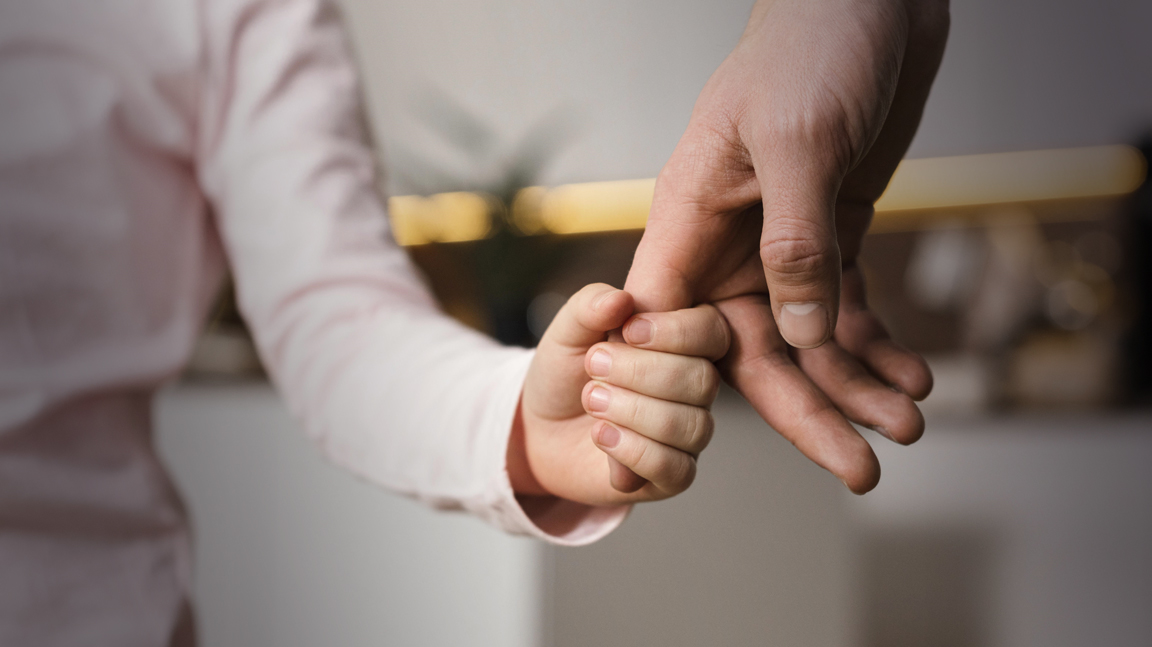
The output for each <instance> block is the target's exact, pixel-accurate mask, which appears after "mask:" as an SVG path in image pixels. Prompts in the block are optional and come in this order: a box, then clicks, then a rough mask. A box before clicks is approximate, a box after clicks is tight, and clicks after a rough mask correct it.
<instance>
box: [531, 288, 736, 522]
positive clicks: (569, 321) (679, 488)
mask: <svg viewBox="0 0 1152 647" xmlns="http://www.w3.org/2000/svg"><path fill="white" fill-rule="evenodd" d="M633 312H634V303H633V300H632V297H631V296H630V295H629V294H627V293H625V292H623V291H621V290H617V289H615V288H612V287H611V286H608V285H603V284H596V285H590V286H588V287H586V288H584V289H583V290H581V291H580V292H579V293H577V294H576V295H575V296H573V297H572V298H571V299H570V300H569V301H568V303H567V304H566V305H565V306H564V308H562V309H561V310H560V312H559V313H558V314H557V315H556V318H555V320H554V321H553V322H552V325H551V326H549V328H548V330H547V332H546V333H545V334H544V337H543V338H542V339H541V340H540V344H539V345H538V346H537V350H536V356H535V358H534V359H533V361H532V365H531V366H530V367H529V370H528V376H527V378H526V379H525V383H524V393H523V396H522V398H521V402H520V409H519V412H518V415H517V419H516V423H515V424H514V427H513V433H512V438H511V441H510V442H509V447H508V472H509V476H510V478H511V480H512V487H513V489H514V490H515V491H516V492H517V493H519V494H527V495H552V496H558V497H561V498H565V499H569V500H571V501H577V502H579V503H587V504H590V505H615V504H620V503H632V502H639V501H653V500H657V499H665V498H668V497H670V496H674V495H676V494H679V493H680V492H683V491H684V490H685V489H687V488H688V486H689V485H691V483H692V480H693V478H695V475H696V457H697V456H698V455H699V453H700V452H701V451H703V450H704V448H705V447H706V446H707V445H708V441H709V440H710V439H711V437H712V429H713V422H712V414H711V412H710V411H709V407H711V405H712V402H713V400H714V399H715V398H716V393H717V390H718V389H719V386H720V374H719V371H718V370H717V369H716V366H715V365H714V363H713V360H715V359H718V358H720V357H723V356H724V355H725V354H726V353H727V351H728V346H729V344H730V336H729V331H728V326H727V324H726V323H725V320H724V317H722V316H721V315H720V313H719V311H718V310H717V309H716V308H714V307H712V306H708V305H705V306H699V307H695V308H690V309H685V310H681V311H676V312H665V313H651V314H646V315H644V316H643V317H632V315H633ZM630 317H632V318H631V319H630ZM621 326H623V328H624V337H625V339H626V340H628V341H631V342H632V344H629V343H622V342H609V341H608V336H609V332H610V331H614V330H618V329H620V328H621ZM645 330H646V331H647V334H646V335H645V333H644V331H645ZM606 360H607V361H606ZM605 395H606V396H607V398H604V397H603V396H605ZM605 454H607V455H608V456H610V457H612V459H613V460H614V461H615V463H614V464H615V465H623V466H626V467H627V469H628V470H629V471H628V472H627V474H629V475H630V474H632V473H635V474H639V475H641V476H642V477H643V478H644V482H643V484H642V486H641V487H640V488H635V489H633V490H631V491H629V492H623V491H621V490H620V489H618V488H616V487H613V485H612V482H613V481H612V479H613V475H612V473H611V472H610V466H609V465H610V464H609V463H608V462H607V461H605V458H604V456H605Z"/></svg>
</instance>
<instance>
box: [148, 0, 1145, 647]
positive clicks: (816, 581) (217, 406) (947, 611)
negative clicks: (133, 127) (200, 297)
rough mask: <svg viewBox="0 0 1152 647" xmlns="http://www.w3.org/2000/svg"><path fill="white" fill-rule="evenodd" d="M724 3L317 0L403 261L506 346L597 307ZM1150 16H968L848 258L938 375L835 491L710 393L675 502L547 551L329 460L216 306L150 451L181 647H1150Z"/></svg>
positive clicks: (1138, 5) (616, 274) (718, 28)
mask: <svg viewBox="0 0 1152 647" xmlns="http://www.w3.org/2000/svg"><path fill="white" fill-rule="evenodd" d="M751 4H752V2H751V0H740V1H735V0H712V1H711V2H700V1H696V0H692V1H689V0H632V1H628V2H608V1H603V0H583V1H581V2H573V1H567V0H565V1H555V2H549V3H536V2H528V1H526V0H489V1H488V2H447V1H445V0H420V1H416V0H391V1H389V2H384V1H382V0H344V2H343V3H342V5H343V8H344V12H345V18H346V20H347V22H348V24H349V26H350V29H351V32H352V34H353V39H354V43H355V47H356V49H357V53H358V56H359V59H360V61H361V65H362V67H363V70H364V75H365V83H366V87H365V93H366V100H367V106H368V113H369V117H370V120H371V123H372V126H373V129H374V132H375V134H376V137H377V141H378V142H379V144H380V147H381V149H380V155H381V159H382V161H383V162H384V168H385V176H384V177H383V178H382V179H381V183H382V189H383V190H385V191H386V192H387V193H388V194H389V195H391V196H395V197H393V199H392V202H391V207H392V217H393V225H394V231H395V233H396V236H397V238H398V239H399V240H400V241H401V242H402V243H403V244H405V245H408V247H409V250H410V251H411V253H412V255H413V258H414V259H415V260H416V261H417V263H418V264H419V265H420V266H421V267H422V268H423V270H424V271H425V273H426V274H427V276H428V277H429V280H430V282H431V284H432V285H433V288H434V289H435V290H436V292H437V293H438V294H439V295H440V297H441V298H442V300H443V302H444V306H445V309H446V311H448V312H449V313H450V314H452V315H453V316H456V317H458V318H459V319H461V320H462V321H464V322H465V323H467V324H469V325H471V326H474V327H476V328H478V329H481V330H485V331H487V332H489V333H491V334H493V335H494V336H496V337H498V338H500V339H501V340H503V341H505V342H507V343H512V344H521V345H528V346H530V345H532V344H533V343H534V342H535V340H536V338H537V337H538V335H539V334H540V333H541V332H542V331H543V329H544V328H545V327H546V326H547V324H548V322H549V321H550V320H551V317H552V315H554V314H555V312H556V310H557V309H558V308H559V306H560V305H561V304H563V302H564V300H565V299H566V298H567V297H568V295H570V294H572V293H573V292H574V291H575V290H576V289H578V288H579V287H581V286H583V285H585V284H587V283H589V282H593V281H604V282H608V283H612V284H614V285H617V286H620V285H622V284H623V281H624V277H625V276H626V273H627V270H628V266H629V264H630V262H631V257H632V253H633V251H634V249H635V246H636V244H637V242H638V241H639V238H640V235H641V233H642V227H643V223H644V217H645V216H646V213H647V200H648V199H650V197H651V187H652V184H651V181H650V178H653V177H655V175H656V174H657V173H658V172H659V170H660V168H661V166H662V165H663V163H664V161H665V160H666V159H667V157H668V156H669V154H670V153H671V151H672V149H673V147H674V146H675V144H676V141H677V139H678V138H679V136H680V134H681V133H682V132H683V129H684V127H685V126H686V124H687V121H688V116H689V114H690V111H691V108H692V105H693V102H694V100H695V98H696V95H697V94H698V92H699V91H700V89H701V87H702V86H703V84H704V82H705V81H706V80H707V78H708V76H709V75H710V74H711V72H712V71H713V70H714V69H715V68H716V66H717V65H718V64H719V63H720V61H721V60H723V58H724V57H725V56H726V55H727V53H728V52H729V51H730V50H731V48H732V46H733V45H734V44H735V42H736V40H737V38H738V37H739V35H740V33H741V31H742V29H743V27H744V24H745V21H746V19H747V15H748V12H749V10H750V8H751ZM1150 30H1152V4H1150V3H1147V2H1140V1H1138V0H1105V1H1096V2H1092V1H1089V0H1049V1H1046V2H1041V1H1040V0H1010V1H1007V2H1005V1H993V0H969V1H968V2H956V3H953V7H952V32H951V38H950V41H949V45H948V49H947V53H946V55H945V58H944V63H943V66H942V68H941V71H940V74H939V77H938V79H937V82H936V84H935V86H934V89H933V93H932V97H931V99H930V100H929V103H928V107H927V110H926V112H925V116H924V121H923V123H922V125H921V127H920V131H919V134H918V135H917V138H916V140H915V141H914V143H913V145H912V148H911V150H910V152H909V155H908V158H909V161H906V162H905V164H904V165H903V166H902V167H901V170H900V171H898V172H897V176H896V178H895V179H894V181H893V184H892V186H891V187H890V189H889V191H888V193H887V194H886V195H885V197H884V198H883V199H882V200H881V203H880V204H879V205H878V214H877V218H876V222H875V225H874V227H873V233H871V234H870V236H869V238H868V240H867V242H866V244H865V250H864V254H863V258H862V260H861V263H862V265H863V267H864V268H865V271H866V275H867V276H868V279H869V292H870V299H871V300H872V303H873V305H874V307H875V309H876V310H877V311H878V312H879V313H880V315H881V316H882V318H883V319H884V320H885V322H886V323H887V324H888V326H889V328H890V329H891V331H892V332H893V334H894V336H895V337H896V338H897V339H898V340H900V341H902V342H903V343H905V344H906V345H908V346H910V347H912V348H913V349H915V350H918V351H920V352H922V353H924V354H925V355H926V356H927V357H928V358H929V362H930V364H931V365H932V367H933V370H934V372H935V375H936V389H935V391H934V392H933V394H932V396H930V397H929V399H928V400H927V401H926V403H925V406H924V409H925V413H926V416H927V419H928V432H927V434H926V435H925V437H924V439H923V440H922V441H921V442H919V443H917V444H916V445H914V446H912V447H909V448H902V447H896V446H892V445H890V444H886V443H885V441H883V440H882V439H880V438H879V437H878V436H876V435H874V434H871V432H865V433H867V434H869V436H868V437H869V440H870V441H873V444H874V446H875V447H876V450H877V454H878V456H879V457H880V460H881V463H882V464H883V468H884V476H883V479H882V481H881V484H880V486H879V487H878V488H877V489H876V490H875V491H874V492H872V493H870V494H868V495H866V496H864V497H854V496H852V495H851V494H849V493H847V492H846V491H843V488H842V486H841V485H840V484H839V482H838V481H836V479H835V478H833V477H831V476H830V475H828V474H826V473H824V472H823V471H821V470H820V469H819V468H817V467H815V466H814V465H812V464H810V463H808V462H807V461H806V459H804V458H803V457H802V456H800V455H799V453H797V452H796V451H795V450H794V449H793V448H792V447H791V446H790V445H789V444H788V443H787V442H786V441H783V440H782V439H780V438H779V437H778V436H776V435H775V434H774V433H773V432H772V431H771V430H770V429H769V428H768V427H767V426H766V425H765V424H764V423H763V422H762V421H761V420H760V419H759V418H758V417H757V416H756V415H755V414H754V413H753V412H751V410H750V409H748V408H747V407H746V405H745V404H744V403H743V402H742V401H741V400H740V399H739V397H738V396H735V395H734V394H731V393H725V394H722V396H721V399H720V400H719V401H718V403H717V405H716V411H715V413H716V418H717V423H718V428H717V434H716V437H715V440H714V442H713V445H712V446H711V447H710V448H709V450H708V453H707V454H706V455H705V457H704V458H703V460H702V462H701V465H700V472H699V477H698V478H697V481H696V483H695V485H694V486H693V488H692V489H691V490H689V491H688V492H687V493H686V494H684V495H682V496H680V497H678V498H676V499H675V500H672V501H669V502H665V503H661V504H658V505H648V506H640V507H639V508H637V509H636V510H635V511H634V512H633V514H632V516H631V518H630V519H629V521H628V522H626V523H625V525H624V526H623V527H622V528H621V529H620V530H618V531H617V532H616V533H614V534H613V535H611V536H609V537H608V538H607V539H605V540H604V541H602V542H600V543H598V544H596V545H594V546H591V547H588V548H582V549H555V548H551V547H546V546H543V545H540V544H538V543H535V542H532V541H529V540H523V539H516V538H510V537H506V536H503V535H501V534H499V533H498V532H496V531H494V530H491V529H489V528H487V527H485V526H484V525H482V524H481V523H480V522H478V521H476V520H473V519H470V518H466V517H463V516H458V515H445V514H442V513H435V512H432V511H429V510H425V509H423V508H420V507H419V506H417V505H416V504H414V503H411V502H409V501H407V500H403V499H400V498H398V497H395V496H393V495H390V494H387V493H384V492H380V491H378V490H374V489H373V488H371V487H369V486H367V485H365V484H363V483H360V482H358V481H356V480H355V479H353V478H352V477H350V476H348V475H346V474H343V473H341V472H339V471H338V470H337V469H336V468H334V467H331V466H329V465H327V464H326V463H324V461H323V459H322V458H321V457H320V455H319V453H318V452H317V451H316V450H315V449H314V448H312V447H311V446H310V445H309V444H308V441H306V440H305V439H304V436H303V434H302V433H301V432H300V430H299V429H298V428H297V426H296V425H295V424H294V423H293V422H292V421H291V420H290V418H289V417H288V415H287V413H286V412H285V411H284V410H283V408H282V406H281V405H280V403H279V401H278V400H277V399H276V396H275V394H274V393H273V392H272V390H271V388H270V387H269V386H268V385H267V384H266V382H265V381H264V380H263V378H262V376H261V371H260V368H259V363H258V360H257V359H256V358H255V355H254V353H253V352H252V350H251V346H250V343H249V342H248V341H247V338H246V333H245V332H244V330H243V326H242V324H241V322H240V320H239V317H238V316H237V315H236V313H235V311H234V307H233V306H231V305H230V303H231V302H230V297H229V295H228V294H227V293H225V294H224V295H222V297H221V300H220V303H219V306H218V307H217V309H216V312H215V313H214V315H213V317H212V320H211V321H210V322H209V323H208V327H207V330H206V333H205V335H204V337H203V338H202V340H201V342H200V344H199V347H198V349H197V353H196V358H195V360H194V362H193V364H192V366H191V367H190V369H189V372H188V374H187V375H186V376H185V377H184V379H182V380H181V381H180V382H179V383H178V384H176V385H174V386H173V387H172V388H170V389H168V391H167V392H166V393H165V394H164V396H163V398H162V399H161V402H160V405H159V408H158V411H157V417H158V434H159V442H160V445H161V448H162V451H163V452H164V454H165V456H166V458H167V460H168V462H169V463H170V464H171V466H172V468H173V471H174V472H175V474H176V477H177V480H178V481H179V483H180V484H181V486H182V487H183V489H184V492H185V493H186V496H187V498H188V500H189V504H190V507H191V511H192V515H193V521H194V524H195V529H196V539H197V551H198V555H197V559H198V566H197V568H198V571H197V580H196V586H197V595H198V604H199V620H200V624H201V634H202V638H203V641H204V644H205V645H207V646H209V647H216V646H223V645H237V644H243V645H272V644H275V645H288V646H291V645H313V644H319V643H337V644H342V645H369V644H373V645H376V644H397V645H409V644H412V645H459V644H468V645H502V646H520V645H523V646H529V645H539V646H548V647H551V646H556V647H560V646H569V645H589V644H608V645H614V644H621V645H623V644H630V645H650V644H652V645H654V644H663V645H697V644H718V645H761V644H786V645H859V646H861V647H871V646H879V645H885V646H888V647H901V646H905V645H907V646H911V645H935V646H949V645H957V646H959V645H964V646H969V647H979V646H985V645H987V646H992V645H1011V646H1031V645H1036V646H1040V645H1043V646H1045V647H1053V646H1062V645H1068V646H1072V645H1086V644H1093V645H1095V644H1100V645H1110V646H1122V645H1134V646H1135V645H1149V644H1152V550H1150V549H1149V547H1150V546H1152V470H1150V469H1149V467H1148V466H1149V465H1150V464H1152V409H1149V408H1148V406H1149V404H1150V403H1152V189H1149V186H1148V184H1147V183H1146V182H1145V179H1146V176H1147V159H1148V156H1149V155H1150V154H1152V139H1150V138H1149V136H1150V135H1152V50H1150V49H1149V46H1148V35H1149V33H1150Z"/></svg>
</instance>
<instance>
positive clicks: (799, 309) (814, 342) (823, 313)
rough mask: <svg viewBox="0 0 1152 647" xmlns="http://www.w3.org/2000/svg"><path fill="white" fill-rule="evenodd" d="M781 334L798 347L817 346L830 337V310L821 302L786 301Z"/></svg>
mask: <svg viewBox="0 0 1152 647" xmlns="http://www.w3.org/2000/svg"><path fill="white" fill-rule="evenodd" d="M780 334H781V335H782V336H783V337H784V340H785V341H787V342H788V343H789V344H791V345H792V346H794V347H796V348H815V347H816V346H819V345H820V344H822V343H824V340H826V339H827V338H828V310H827V309H826V308H825V307H824V306H822V305H820V304H819V303H785V304H784V305H782V306H781V307H780Z"/></svg>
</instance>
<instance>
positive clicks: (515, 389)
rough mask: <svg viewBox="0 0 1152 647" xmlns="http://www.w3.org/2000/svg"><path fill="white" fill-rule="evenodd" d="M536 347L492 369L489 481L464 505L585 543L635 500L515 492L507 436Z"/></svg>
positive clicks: (508, 526)
mask: <svg viewBox="0 0 1152 647" xmlns="http://www.w3.org/2000/svg"><path fill="white" fill-rule="evenodd" d="M533 356H534V352H532V351H526V352H523V353H517V354H516V355H515V356H514V357H512V358H510V359H509V360H508V361H507V362H505V363H504V365H503V366H501V367H500V369H499V370H498V371H496V372H494V374H493V380H494V382H496V384H494V385H493V386H494V387H495V388H494V389H493V391H492V393H493V396H494V399H495V400H496V402H494V403H493V406H492V407H491V408H490V409H489V410H488V414H489V415H488V416H487V418H488V419H487V420H485V421H484V423H483V432H482V433H483V434H484V436H486V438H485V441H484V442H483V443H482V444H481V446H482V447H483V448H484V449H483V450H482V451H483V454H484V456H483V460H484V462H485V473H486V475H487V476H486V484H485V487H484V488H483V491H482V492H481V493H480V496H478V497H476V498H475V499H473V500H470V501H465V502H464V507H465V508H466V509H467V510H468V511H469V512H471V513H472V514H475V515H476V516H478V517H480V518H481V519H483V520H484V521H486V522H488V523H489V524H491V525H493V526H495V527H497V528H499V529H501V530H503V531H505V532H508V533H511V534H514V535H523V536H528V537H535V538H536V539H541V540H544V541H547V542H549V543H551V544H556V545H560V546H584V545H587V544H591V543H593V542H595V541H598V540H599V539H601V538H602V537H604V536H606V535H608V533H610V532H612V531H613V530H615V529H616V528H617V527H618V526H619V525H620V524H621V523H623V521H624V519H625V517H627V516H628V513H629V512H630V511H631V510H632V506H631V505H622V506H611V507H602V506H591V505H585V504H582V503H576V502H574V501H568V500H565V499H560V498H557V497H540V496H517V495H516V494H515V493H514V492H513V491H512V482H511V481H510V480H509V478H508V464H507V455H508V440H509V436H510V435H511V432H512V423H513V420H514V417H515V415H516V408H517V406H519V403H520V394H521V391H522V390H523V387H524V379H525V376H526V374H527V372H528V366H529V364H531V362H532V357H533Z"/></svg>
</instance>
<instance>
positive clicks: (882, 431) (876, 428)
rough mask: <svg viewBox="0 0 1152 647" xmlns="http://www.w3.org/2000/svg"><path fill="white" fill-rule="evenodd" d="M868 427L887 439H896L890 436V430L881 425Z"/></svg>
mask: <svg viewBox="0 0 1152 647" xmlns="http://www.w3.org/2000/svg"><path fill="white" fill-rule="evenodd" d="M869 429H871V430H872V431H875V432H876V433H878V434H880V435H881V436H884V437H885V438H887V439H888V440H891V441H893V442H895V441H896V439H895V438H893V437H892V432H890V431H888V430H887V429H885V428H884V427H881V426H879V425H875V426H872V427H869Z"/></svg>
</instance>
